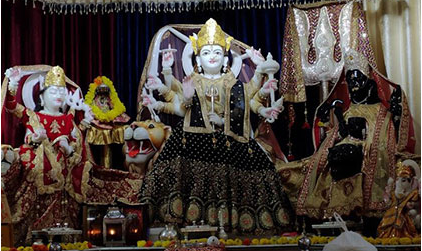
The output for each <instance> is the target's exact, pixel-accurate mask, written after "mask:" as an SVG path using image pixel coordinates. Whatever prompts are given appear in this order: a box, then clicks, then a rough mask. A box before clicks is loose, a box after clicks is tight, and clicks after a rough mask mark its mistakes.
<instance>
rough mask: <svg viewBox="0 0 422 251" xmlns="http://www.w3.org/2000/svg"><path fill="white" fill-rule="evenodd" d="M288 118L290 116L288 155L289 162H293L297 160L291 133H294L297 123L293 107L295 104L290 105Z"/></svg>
mask: <svg viewBox="0 0 422 251" xmlns="http://www.w3.org/2000/svg"><path fill="white" fill-rule="evenodd" d="M288 116H289V128H288V130H289V142H288V143H287V146H288V147H289V154H288V155H287V160H288V161H293V160H294V159H295V156H294V155H293V153H292V146H293V143H292V141H291V133H292V127H293V125H294V123H295V109H294V107H293V104H289V106H288Z"/></svg>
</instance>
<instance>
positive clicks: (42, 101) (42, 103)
mask: <svg viewBox="0 0 422 251" xmlns="http://www.w3.org/2000/svg"><path fill="white" fill-rule="evenodd" d="M40 100H41V106H42V107H44V99H43V98H42V97H41V96H40Z"/></svg>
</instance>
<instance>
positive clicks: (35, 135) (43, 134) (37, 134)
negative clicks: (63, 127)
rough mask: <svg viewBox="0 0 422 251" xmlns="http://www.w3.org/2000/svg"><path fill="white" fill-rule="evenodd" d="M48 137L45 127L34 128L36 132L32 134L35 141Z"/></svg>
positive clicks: (38, 141) (39, 141)
mask: <svg viewBox="0 0 422 251" xmlns="http://www.w3.org/2000/svg"><path fill="white" fill-rule="evenodd" d="M46 138H47V133H46V131H45V129H44V128H37V129H34V133H33V134H32V141H33V142H35V143H41V142H42V141H43V140H44V139H46Z"/></svg>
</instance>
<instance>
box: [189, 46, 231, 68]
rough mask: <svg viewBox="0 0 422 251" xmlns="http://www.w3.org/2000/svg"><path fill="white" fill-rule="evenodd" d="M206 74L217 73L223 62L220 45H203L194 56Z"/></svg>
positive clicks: (222, 52) (222, 51)
mask: <svg viewBox="0 0 422 251" xmlns="http://www.w3.org/2000/svg"><path fill="white" fill-rule="evenodd" d="M196 60H197V63H198V64H199V65H201V67H202V69H204V72H205V73H206V74H219V73H220V72H221V68H222V67H223V64H224V60H225V59H224V50H223V48H222V47H221V46H220V45H204V46H203V47H202V48H201V51H200V52H199V55H198V56H197V58H196Z"/></svg>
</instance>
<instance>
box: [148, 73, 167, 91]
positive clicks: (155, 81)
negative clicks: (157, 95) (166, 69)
mask: <svg viewBox="0 0 422 251" xmlns="http://www.w3.org/2000/svg"><path fill="white" fill-rule="evenodd" d="M145 87H146V88H147V89H148V90H151V91H154V90H159V89H160V88H163V87H164V85H163V82H161V79H160V78H158V77H157V76H153V75H149V76H148V80H147V82H146V83H145Z"/></svg>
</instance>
